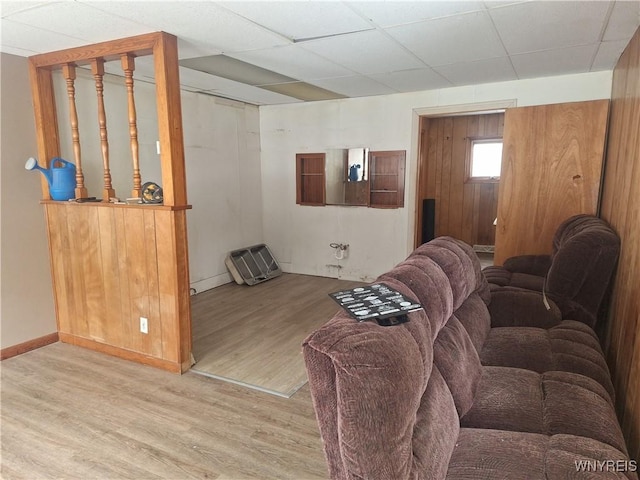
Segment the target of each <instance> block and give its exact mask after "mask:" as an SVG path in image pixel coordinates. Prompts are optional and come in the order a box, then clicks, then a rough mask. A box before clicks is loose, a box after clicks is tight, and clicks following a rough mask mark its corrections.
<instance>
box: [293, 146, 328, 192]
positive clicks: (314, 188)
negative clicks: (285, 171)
mask: <svg viewBox="0 0 640 480" xmlns="http://www.w3.org/2000/svg"><path fill="white" fill-rule="evenodd" d="M325 192H326V191H325V154H324V153H299V154H297V155H296V203H297V204H299V205H324V204H325V203H326V193H325Z"/></svg>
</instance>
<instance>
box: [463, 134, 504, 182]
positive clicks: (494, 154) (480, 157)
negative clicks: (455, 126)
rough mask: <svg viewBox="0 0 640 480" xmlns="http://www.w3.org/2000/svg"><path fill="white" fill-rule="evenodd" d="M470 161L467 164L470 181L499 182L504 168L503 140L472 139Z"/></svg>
mask: <svg viewBox="0 0 640 480" xmlns="http://www.w3.org/2000/svg"><path fill="white" fill-rule="evenodd" d="M468 152H469V161H468V162H467V168H468V175H467V178H468V180H469V181H474V182H476V181H481V182H482V181H485V182H497V181H499V180H500V168H501V166H502V139H501V138H491V139H475V140H474V139H471V142H470V148H469V150H468Z"/></svg>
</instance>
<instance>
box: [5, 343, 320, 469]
mask: <svg viewBox="0 0 640 480" xmlns="http://www.w3.org/2000/svg"><path fill="white" fill-rule="evenodd" d="M1 368H2V391H1V395H2V398H1V400H2V409H1V422H2V437H1V448H2V451H1V453H2V463H1V472H0V475H1V477H2V478H4V479H12V480H13V479H29V480H31V479H36V478H37V479H49V478H58V479H83V480H86V479H110V480H115V479H172V480H179V479H196V478H198V479H202V478H209V479H218V480H231V479H233V480H236V479H238V480H240V479H295V480H303V479H322V478H327V470H326V465H325V461H324V456H323V453H322V446H321V442H320V437H319V433H318V429H317V424H316V420H315V414H314V411H313V407H312V404H311V398H310V395H309V390H308V386H306V385H305V386H304V387H303V388H302V389H300V390H299V391H298V392H297V393H296V394H295V395H294V396H293V397H291V398H289V399H286V398H281V397H277V396H275V395H269V394H266V393H262V392H259V391H256V390H252V389H248V388H244V387H239V386H236V385H233V384H231V383H227V382H222V381H219V380H214V379H211V378H207V377H204V376H202V375H196V374H193V373H186V374H184V375H182V376H180V375H175V374H171V373H167V372H164V371H162V370H158V369H154V368H151V367H146V366H144V365H139V364H136V363H132V362H127V361H125V360H121V359H118V358H114V357H110V356H107V355H104V354H100V353H97V352H93V351H90V350H86V349H82V348H80V347H75V346H72V345H67V344H62V343H55V344H52V345H49V346H46V347H43V348H40V349H38V350H33V351H31V352H28V353H25V354H23V355H20V356H17V357H14V358H10V359H7V360H5V361H3V362H2V364H1Z"/></svg>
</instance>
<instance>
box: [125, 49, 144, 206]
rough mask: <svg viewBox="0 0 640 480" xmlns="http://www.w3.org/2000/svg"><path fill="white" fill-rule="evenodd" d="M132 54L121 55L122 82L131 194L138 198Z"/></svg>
mask: <svg viewBox="0 0 640 480" xmlns="http://www.w3.org/2000/svg"><path fill="white" fill-rule="evenodd" d="M134 58H135V57H134V56H133V55H130V54H124V55H122V57H121V61H122V70H123V71H124V82H125V85H126V86H127V98H128V103H129V138H130V143H131V158H132V160H133V190H131V196H132V197H137V198H140V192H141V191H142V179H141V176H140V160H139V158H138V126H137V124H136V102H135V97H134V95H133V71H134V70H135V68H136V67H135V60H134Z"/></svg>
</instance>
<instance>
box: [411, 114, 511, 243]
mask: <svg viewBox="0 0 640 480" xmlns="http://www.w3.org/2000/svg"><path fill="white" fill-rule="evenodd" d="M503 128H504V113H492V114H474V115H461V116H450V117H432V118H428V117H422V119H421V138H420V154H419V167H418V170H419V173H418V194H417V197H418V204H417V208H416V210H417V218H416V246H417V245H420V244H421V243H422V236H421V232H422V228H423V224H422V222H423V210H422V208H423V205H422V204H423V202H422V201H423V200H424V199H433V200H435V202H434V203H435V225H434V233H435V236H436V237H438V236H442V235H451V236H453V237H456V238H459V239H461V240H463V241H465V242H466V243H468V244H470V245H493V244H494V238H495V227H494V226H493V221H494V220H495V218H496V214H497V205H498V184H499V179H493V180H491V181H473V180H471V181H470V180H469V178H468V167H467V162H468V161H469V154H470V152H469V149H470V147H471V140H473V139H488V138H501V137H502V131H503Z"/></svg>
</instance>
